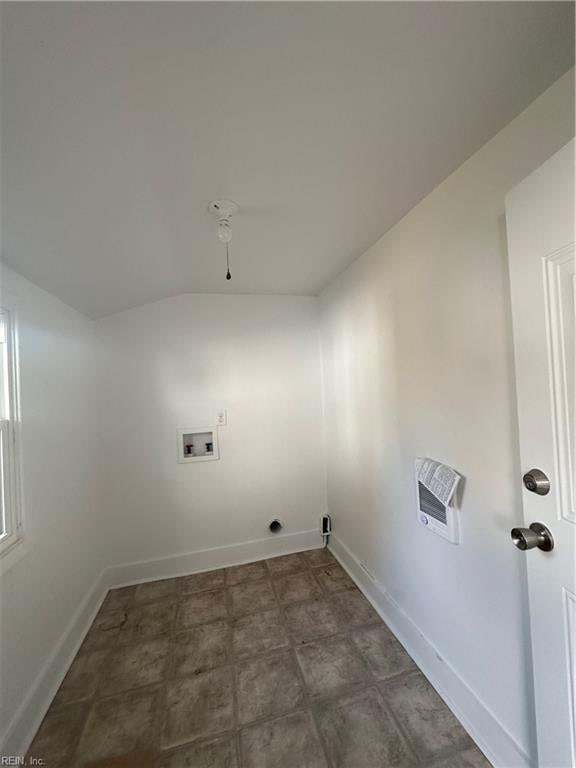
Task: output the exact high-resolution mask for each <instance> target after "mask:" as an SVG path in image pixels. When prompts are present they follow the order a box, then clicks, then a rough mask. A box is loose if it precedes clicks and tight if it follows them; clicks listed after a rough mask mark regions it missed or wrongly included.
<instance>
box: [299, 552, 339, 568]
mask: <svg viewBox="0 0 576 768" xmlns="http://www.w3.org/2000/svg"><path fill="white" fill-rule="evenodd" d="M302 554H303V556H304V557H305V559H306V562H307V563H308V565H309V566H311V567H312V568H316V567H318V566H320V565H321V566H326V565H334V564H335V563H336V562H337V560H336V558H335V557H334V555H333V554H332V552H330V550H329V549H309V550H308V551H307V552H302Z"/></svg>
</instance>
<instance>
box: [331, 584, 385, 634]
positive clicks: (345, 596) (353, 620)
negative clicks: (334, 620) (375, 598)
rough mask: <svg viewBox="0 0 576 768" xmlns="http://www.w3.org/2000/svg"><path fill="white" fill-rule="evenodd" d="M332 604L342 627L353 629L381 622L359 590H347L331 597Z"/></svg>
mask: <svg viewBox="0 0 576 768" xmlns="http://www.w3.org/2000/svg"><path fill="white" fill-rule="evenodd" d="M332 604H333V605H334V607H335V609H336V611H337V613H338V618H339V619H340V622H341V623H342V625H343V626H346V627H355V626H359V625H362V624H369V623H370V622H379V621H381V619H380V616H378V614H377V613H376V611H375V610H374V608H372V606H371V605H370V603H369V602H368V600H366V598H365V597H364V595H363V594H362V592H360V590H359V589H356V588H354V589H347V590H346V591H344V592H338V593H337V594H335V595H332Z"/></svg>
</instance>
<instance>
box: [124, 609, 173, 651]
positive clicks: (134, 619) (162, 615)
mask: <svg viewBox="0 0 576 768" xmlns="http://www.w3.org/2000/svg"><path fill="white" fill-rule="evenodd" d="M175 613H176V603H175V602H160V603H148V604H146V605H134V606H133V607H132V608H128V610H127V612H126V614H127V618H126V623H125V624H124V626H123V627H122V632H121V634H120V643H121V644H131V643H138V642H140V641H142V640H152V639H153V638H156V637H166V636H167V635H169V634H170V633H171V632H172V628H173V623H174V615H175Z"/></svg>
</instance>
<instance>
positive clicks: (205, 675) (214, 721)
mask: <svg viewBox="0 0 576 768" xmlns="http://www.w3.org/2000/svg"><path fill="white" fill-rule="evenodd" d="M233 726H234V707H233V694H232V669H231V668H230V667H220V668H219V669H213V670H211V671H210V672H202V673H201V674H199V675H193V676H192V677H183V678H180V679H178V680H173V681H170V682H169V683H168V685H167V688H166V712H165V719H164V728H163V733H162V746H163V748H165V749H167V748H169V747H176V746H178V745H180V744H185V743H187V742H189V741H194V740H195V739H200V738H202V737H207V736H212V735H216V734H219V733H222V732H224V731H227V730H229V729H231V728H232V727H233Z"/></svg>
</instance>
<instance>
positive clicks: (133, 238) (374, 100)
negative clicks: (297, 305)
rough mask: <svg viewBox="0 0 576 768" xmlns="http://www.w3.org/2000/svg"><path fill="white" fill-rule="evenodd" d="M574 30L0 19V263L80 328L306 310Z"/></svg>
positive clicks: (490, 7)
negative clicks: (182, 311)
mask: <svg viewBox="0 0 576 768" xmlns="http://www.w3.org/2000/svg"><path fill="white" fill-rule="evenodd" d="M573 34H574V32H573V4H572V3H555V2H542V3H539V2H510V3H506V2H484V3H475V2H469V3H468V2H462V3H458V2H457V3H452V2H447V3H434V2H424V3H394V2H390V3H243V2H238V3H138V2H135V3H51V2H40V3H4V4H3V7H2V54H1V55H2V163H3V168H2V194H3V198H2V200H3V211H2V213H3V246H2V250H3V258H4V260H5V261H6V262H7V263H8V264H9V265H10V266H12V267H13V268H14V269H16V270H17V271H19V272H20V273H21V274H23V275H24V276H26V277H28V278H29V279H31V280H32V281H34V282H35V283H37V284H38V285H40V286H42V287H44V288H46V289H47V290H49V291H51V292H52V293H54V294H55V295H57V296H58V297H60V298H61V299H63V300H64V301H65V302H67V303H68V304H71V305H72V306H74V307H76V308H78V309H79V310H81V311H82V312H84V313H86V314H88V315H90V316H92V317H100V316H103V315H106V314H109V313H113V312H116V311H119V310H122V309H126V308H128V307H131V306H135V305H137V304H141V303H145V302H148V301H152V300H156V299H160V298H163V297H166V296H171V295H174V294H178V293H183V292H210V293H214V292H215V293H220V292H236V293H278V294H314V293H316V292H317V291H318V290H319V289H321V288H322V287H323V286H324V285H325V284H326V283H327V282H328V281H329V280H330V279H331V278H332V277H333V276H334V275H336V274H337V273H338V272H339V271H341V270H342V269H343V268H344V267H345V266H346V265H347V264H349V263H350V262H351V261H352V260H353V259H354V258H356V257H357V256H358V255H359V254H361V253H362V252H363V251H364V250H365V249H366V248H367V247H368V246H369V245H370V244H371V243H372V242H374V241H375V240H376V239H377V238H378V237H379V236H380V235H381V234H383V233H384V232H385V231H386V230H387V229H389V228H390V227H391V226H392V225H393V224H394V223H395V222H396V221H398V219H399V218H400V217H401V216H402V215H403V214H405V213H406V212H407V211H408V210H409V209H410V208H411V207H413V206H414V205H415V204H416V203H417V202H418V201H419V200H420V199H422V198H423V197H424V196H425V195H426V194H427V193H428V192H430V191H431V190H432V189H433V188H434V187H435V186H436V185H437V184H438V183H439V182H440V181H441V180H442V179H443V178H445V177H446V176H447V175H448V174H449V173H450V172H451V171H452V170H454V169H455V168H456V167H458V165H460V164H461V163H462V162H463V161H464V160H465V159H466V158H467V157H469V156H470V155H471V154H472V153H473V152H474V151H475V150H476V149H478V148H479V147H480V146H481V145H482V144H483V143H485V142H486V141H487V140H488V139H489V138H490V137H491V136H493V135H494V134H495V133H496V132H497V131H498V130H499V129H500V128H502V127H503V126H504V125H505V124H506V123H508V122H509V121H510V120H511V119H512V118H513V117H514V116H515V115H516V114H518V113H519V112H520V111H521V110H522V109H524V108H525V107H526V106H527V105H528V104H529V103H530V102H531V101H532V100H534V99H535V98H536V97H537V96H538V95H539V94H540V93H541V92H542V91H543V90H544V89H545V88H546V87H548V86H549V85H550V84H551V83H552V82H553V81H554V80H556V79H557V78H558V77H560V76H561V75H562V74H563V73H564V72H565V71H566V70H567V69H568V68H569V67H570V66H571V65H572V62H573V50H572V40H573ZM220 197H228V198H231V199H233V200H235V201H237V202H238V203H239V204H240V206H241V208H242V213H241V215H240V216H239V218H238V219H237V220H235V221H234V237H233V241H232V246H231V253H232V273H233V280H232V281H231V282H230V283H228V282H226V280H225V279H224V275H225V269H224V257H223V252H222V246H221V245H220V244H219V243H218V241H217V239H216V236H215V222H214V221H213V219H212V218H211V217H210V215H209V214H208V213H207V211H206V206H207V204H208V202H209V201H210V200H211V199H213V198H220Z"/></svg>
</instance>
